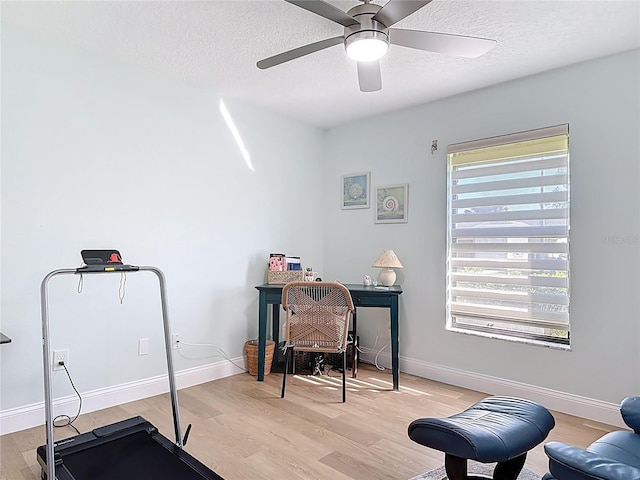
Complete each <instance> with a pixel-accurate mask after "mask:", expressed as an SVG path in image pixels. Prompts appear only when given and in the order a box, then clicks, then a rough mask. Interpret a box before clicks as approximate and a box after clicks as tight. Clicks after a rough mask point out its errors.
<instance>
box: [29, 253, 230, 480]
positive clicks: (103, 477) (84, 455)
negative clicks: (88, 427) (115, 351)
mask: <svg viewBox="0 0 640 480" xmlns="http://www.w3.org/2000/svg"><path fill="white" fill-rule="evenodd" d="M85 252H91V254H93V255H92V256H91V259H90V260H87V258H85ZM82 253H83V258H84V259H85V263H87V265H85V266H83V267H80V268H75V269H61V270H54V271H52V272H51V273H49V274H48V275H46V276H45V277H44V279H43V280H42V284H41V286H40V299H41V312H42V353H43V363H44V395H45V416H46V436H47V443H46V445H41V446H39V447H38V448H37V450H36V455H37V459H38V463H39V464H40V466H41V478H42V479H43V480H47V479H51V480H54V479H56V478H57V479H59V480H107V479H109V480H114V479H117V480H129V479H136V480H138V479H141V478H145V479H146V478H149V479H172V480H173V479H175V480H223V479H222V477H220V476H219V475H218V474H216V473H215V472H213V471H212V470H210V469H209V468H208V467H207V466H205V465H204V464H203V463H201V462H200V461H198V460H197V459H196V458H195V457H193V456H191V455H190V454H188V453H187V452H186V451H185V450H184V449H183V447H184V445H185V444H186V442H187V437H188V435H189V431H190V429H191V425H189V426H188V427H187V432H186V434H185V436H184V438H183V437H182V431H181V428H180V413H179V411H178V393H177V389H176V383H175V373H174V369H173V358H172V355H171V332H170V325H169V316H168V308H167V306H168V304H167V296H166V287H165V277H164V274H163V273H162V271H161V270H160V269H159V268H157V267H150V266H147V267H143V266H140V267H138V266H133V265H126V264H123V263H122V262H121V260H120V253H119V252H118V251H117V250H92V251H83V252H82ZM95 254H98V255H97V256H96V255H95ZM100 256H103V257H104V258H103V260H100V258H98V257H100ZM145 271H146V272H152V273H154V274H155V275H156V276H157V277H158V281H159V283H160V300H161V302H162V321H163V323H164V342H165V351H166V354H167V369H168V372H169V389H170V393H171V405H172V410H173V426H174V433H175V441H174V442H172V441H171V440H169V439H168V438H166V437H164V436H163V435H162V434H160V432H159V431H158V429H157V428H156V427H154V426H153V425H152V424H151V423H150V422H149V421H147V420H145V419H144V418H142V417H140V416H137V417H133V418H130V419H127V420H123V421H120V422H116V423H113V424H111V425H107V426H104V427H99V428H96V429H94V430H92V431H91V432H87V433H82V434H80V435H76V436H74V437H70V438H66V439H63V440H59V441H58V442H55V441H54V436H53V399H52V388H51V367H52V365H51V361H52V360H51V359H52V353H51V347H50V342H49V313H48V301H47V300H48V284H49V281H50V280H51V279H52V278H53V277H55V276H58V275H84V274H96V275H99V274H109V273H135V272H145ZM51 458H53V459H54V461H53V462H49V461H48V459H51Z"/></svg>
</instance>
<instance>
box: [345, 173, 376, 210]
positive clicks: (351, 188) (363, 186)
mask: <svg viewBox="0 0 640 480" xmlns="http://www.w3.org/2000/svg"><path fill="white" fill-rule="evenodd" d="M370 183H371V182H370V172H363V173H352V174H350V175H343V176H342V209H343V210H344V209H351V208H369V184H370Z"/></svg>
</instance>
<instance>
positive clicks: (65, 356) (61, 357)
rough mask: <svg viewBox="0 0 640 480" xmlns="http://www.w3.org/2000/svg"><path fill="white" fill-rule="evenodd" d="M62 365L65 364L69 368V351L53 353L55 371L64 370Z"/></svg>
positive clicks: (55, 351)
mask: <svg viewBox="0 0 640 480" xmlns="http://www.w3.org/2000/svg"><path fill="white" fill-rule="evenodd" d="M60 363H64V364H65V365H66V366H67V367H68V366H69V350H54V351H53V370H64V367H63V366H62V365H60Z"/></svg>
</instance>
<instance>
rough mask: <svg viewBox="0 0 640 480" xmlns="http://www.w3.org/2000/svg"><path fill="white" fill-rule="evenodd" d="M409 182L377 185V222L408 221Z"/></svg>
mask: <svg viewBox="0 0 640 480" xmlns="http://www.w3.org/2000/svg"><path fill="white" fill-rule="evenodd" d="M408 199H409V184H408V183H402V184H400V185H387V186H384V187H376V223H407V206H408V205H407V201H408Z"/></svg>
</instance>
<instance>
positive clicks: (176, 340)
mask: <svg viewBox="0 0 640 480" xmlns="http://www.w3.org/2000/svg"><path fill="white" fill-rule="evenodd" d="M171 348H173V349H174V350H177V349H178V348H180V334H179V333H174V334H173V335H171Z"/></svg>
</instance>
